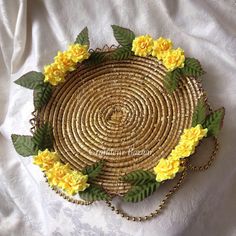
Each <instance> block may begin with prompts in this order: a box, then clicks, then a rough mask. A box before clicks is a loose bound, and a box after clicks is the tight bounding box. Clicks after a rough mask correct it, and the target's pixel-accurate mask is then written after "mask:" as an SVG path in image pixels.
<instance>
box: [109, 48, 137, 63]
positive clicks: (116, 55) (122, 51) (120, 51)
mask: <svg viewBox="0 0 236 236" xmlns="http://www.w3.org/2000/svg"><path fill="white" fill-rule="evenodd" d="M131 55H132V51H131V49H130V48H129V47H120V48H117V49H115V50H114V51H112V52H111V58H112V59H114V60H124V59H127V58H129V57H130V56H131Z"/></svg>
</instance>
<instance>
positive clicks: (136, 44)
mask: <svg viewBox="0 0 236 236" xmlns="http://www.w3.org/2000/svg"><path fill="white" fill-rule="evenodd" d="M132 51H133V52H134V54H135V55H137V56H141V57H146V56H148V55H152V56H154V57H157V58H158V60H162V62H163V64H164V66H165V67H166V68H167V70H168V71H173V70H175V69H176V68H182V67H184V61H185V56H184V50H183V49H181V48H177V49H173V43H172V41H171V40H170V39H166V38H163V37H160V38H158V39H157V40H153V39H152V37H151V36H150V35H142V36H139V37H136V38H135V39H134V40H133V44H132Z"/></svg>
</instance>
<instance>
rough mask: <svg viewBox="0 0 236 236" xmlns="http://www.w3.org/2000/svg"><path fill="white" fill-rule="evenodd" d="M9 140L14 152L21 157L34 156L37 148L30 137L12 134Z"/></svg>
mask: <svg viewBox="0 0 236 236" xmlns="http://www.w3.org/2000/svg"><path fill="white" fill-rule="evenodd" d="M11 139H12V142H13V145H14V147H15V150H16V152H17V153H18V154H20V155H21V156H23V157H27V156H32V155H36V154H37V153H38V147H37V146H36V145H35V143H34V142H33V141H32V136H28V135H18V134H12V135H11Z"/></svg>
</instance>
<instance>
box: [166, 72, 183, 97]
mask: <svg viewBox="0 0 236 236" xmlns="http://www.w3.org/2000/svg"><path fill="white" fill-rule="evenodd" d="M180 76H181V71H180V69H178V68H177V69H175V70H173V71H169V72H167V73H166V75H165V78H164V81H163V84H164V86H165V88H166V90H167V91H168V92H169V93H172V92H173V91H174V90H175V89H176V88H177V87H178V83H179V79H180Z"/></svg>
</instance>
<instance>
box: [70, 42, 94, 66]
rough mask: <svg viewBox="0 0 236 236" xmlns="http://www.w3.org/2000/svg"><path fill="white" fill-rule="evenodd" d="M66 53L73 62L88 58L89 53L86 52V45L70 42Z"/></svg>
mask: <svg viewBox="0 0 236 236" xmlns="http://www.w3.org/2000/svg"><path fill="white" fill-rule="evenodd" d="M67 53H68V55H69V57H70V58H71V60H72V61H73V62H75V63H80V62H82V61H84V60H85V59H88V58H89V56H90V54H89V52H88V46H87V45H81V44H78V43H77V44H72V45H70V46H69V48H68V50H67Z"/></svg>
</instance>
